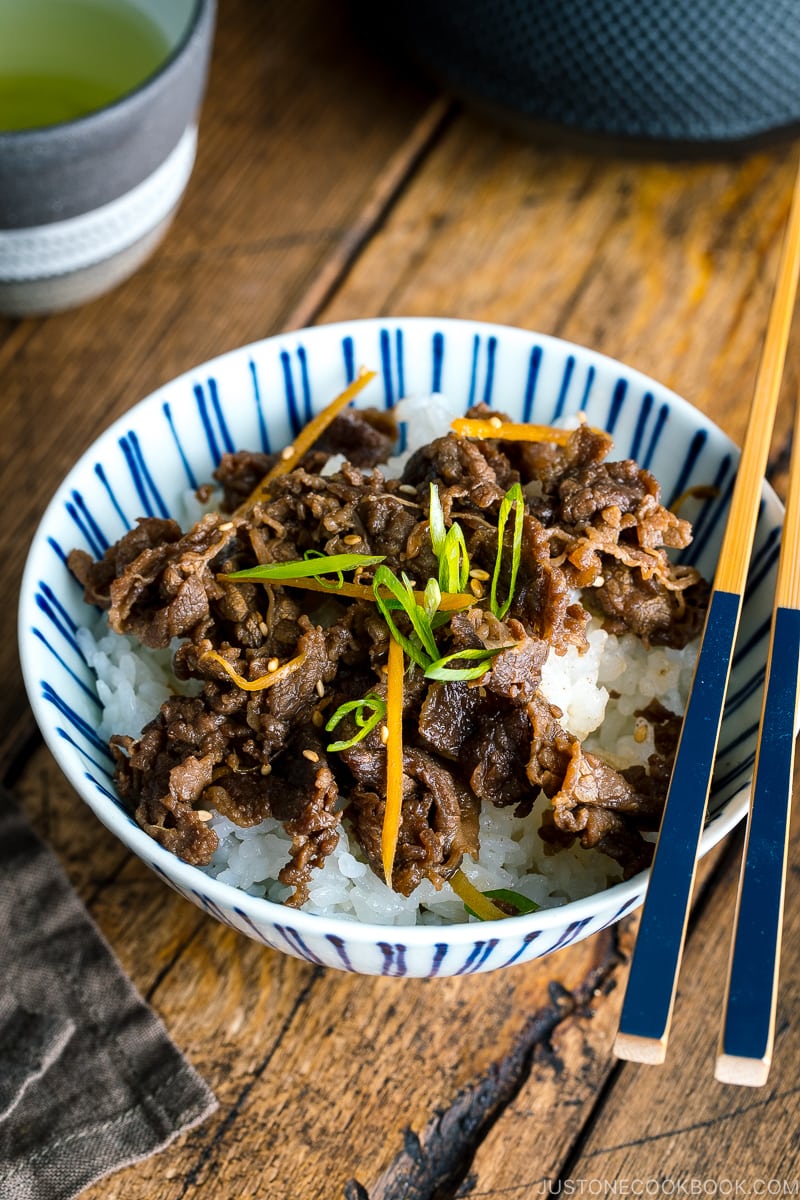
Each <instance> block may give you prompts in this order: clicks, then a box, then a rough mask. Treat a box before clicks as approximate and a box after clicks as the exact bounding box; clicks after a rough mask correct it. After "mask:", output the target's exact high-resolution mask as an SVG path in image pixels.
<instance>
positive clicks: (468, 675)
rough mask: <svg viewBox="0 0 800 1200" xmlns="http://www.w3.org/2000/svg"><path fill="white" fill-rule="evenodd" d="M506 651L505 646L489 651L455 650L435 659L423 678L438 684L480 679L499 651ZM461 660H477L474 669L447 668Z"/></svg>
mask: <svg viewBox="0 0 800 1200" xmlns="http://www.w3.org/2000/svg"><path fill="white" fill-rule="evenodd" d="M507 649H508V647H507V646H495V647H493V648H492V649H491V650H490V649H487V648H486V647H485V646H476V647H474V648H470V649H469V650H456V651H455V652H454V653H453V654H445V656H444V657H443V658H437V659H436V661H435V662H432V663H431V665H430V666H429V667H428V668H427V669H426V671H425V678H426V679H436V680H438V681H439V682H440V683H447V682H448V681H449V680H451V679H480V677H481V675H485V674H486V672H487V671H488V669H489V666H490V664H491V661H492V659H493V658H494V656H495V655H496V654H499V653H500V651H501V650H507ZM461 659H466V660H467V661H473V660H476V659H477V663H476V665H475V666H474V667H450V666H448V663H451V662H455V661H457V660H461Z"/></svg>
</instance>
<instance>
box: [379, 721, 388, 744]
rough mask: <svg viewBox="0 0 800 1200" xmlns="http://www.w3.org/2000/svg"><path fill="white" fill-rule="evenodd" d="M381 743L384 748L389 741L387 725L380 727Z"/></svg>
mask: <svg viewBox="0 0 800 1200" xmlns="http://www.w3.org/2000/svg"><path fill="white" fill-rule="evenodd" d="M381 741H382V742H383V744H384V746H385V745H386V743H387V742H388V741H389V728H388V726H387V725H381Z"/></svg>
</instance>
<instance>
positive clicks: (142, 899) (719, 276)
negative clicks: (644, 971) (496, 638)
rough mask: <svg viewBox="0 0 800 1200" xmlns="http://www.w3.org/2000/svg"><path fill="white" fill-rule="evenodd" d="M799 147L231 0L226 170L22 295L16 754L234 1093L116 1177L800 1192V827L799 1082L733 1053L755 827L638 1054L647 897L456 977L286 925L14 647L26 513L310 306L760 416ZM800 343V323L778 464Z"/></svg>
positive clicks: (213, 138) (239, 1195) (68, 844)
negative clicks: (134, 247)
mask: <svg viewBox="0 0 800 1200" xmlns="http://www.w3.org/2000/svg"><path fill="white" fill-rule="evenodd" d="M795 156H796V151H795V150H794V149H793V148H783V149H780V150H775V151H771V152H768V153H767V152H765V153H760V154H757V155H753V156H751V157H747V158H744V159H741V160H738V161H728V162H717V163H696V164H694V165H664V164H658V163H650V164H647V163H642V162H636V161H630V160H629V161H623V160H620V159H613V158H612V159H608V158H598V157H588V156H586V155H583V154H578V153H573V152H571V151H569V150H565V149H561V148H542V147H538V146H536V145H534V144H531V143H530V142H525V141H521V140H519V139H518V138H517V137H516V136H514V135H512V134H510V133H507V132H505V131H503V130H501V129H499V128H497V127H495V126H494V125H492V124H490V123H488V122H486V121H484V120H483V119H480V118H478V117H476V116H474V115H471V114H470V113H468V112H466V111H464V110H462V108H461V107H460V106H458V105H456V104H454V103H453V102H451V101H450V100H449V99H448V98H446V97H443V96H442V95H440V94H438V93H437V92H436V91H435V89H434V88H433V87H432V86H430V85H428V84H426V83H424V82H421V81H420V80H418V79H415V78H414V76H413V75H412V73H411V72H410V71H408V72H405V71H403V70H402V69H401V68H398V67H391V66H388V65H387V64H385V63H383V62H381V61H380V60H379V58H378V57H377V56H376V54H375V52H374V51H373V50H371V49H370V48H369V47H368V46H366V45H365V44H364V42H363V41H362V40H361V39H360V37H359V31H358V30H357V29H356V28H355V27H354V26H353V25H352V24H351V18H350V17H349V16H348V12H347V8H346V6H344V5H331V4H326V3H325V2H324V0H294V3H292V4H290V5H279V4H277V3H270V2H268V0H222V3H221V12H220V17H219V30H218V36H217V42H216V49H215V55H214V61H213V69H212V74H211V82H210V88H209V93H208V98H207V101H206V104H205V108H204V113H203V121H202V127H201V138H200V151H199V159H198V163H197V167H196V170H195V173H194V176H193V178H192V181H191V184H190V187H189V192H188V196H187V198H186V201H185V203H184V204H183V206H182V207H181V209H180V211H179V213H178V216H177V219H176V221H175V223H174V226H173V228H172V230H171V232H170V233H169V235H168V237H167V239H166V241H165V242H164V244H163V245H162V246H161V248H160V250H159V251H158V253H157V254H156V256H155V257H154V258H153V259H152V261H151V262H150V263H148V264H147V265H146V266H145V267H144V268H143V269H142V270H140V271H139V273H138V274H137V275H136V276H135V277H134V278H133V279H132V280H130V281H129V282H128V283H126V284H125V285H124V286H122V287H121V288H119V289H117V290H116V291H115V292H114V293H113V294H112V295H110V296H107V297H105V298H103V299H102V300H99V301H97V302H95V303H93V304H90V305H88V306H87V307H85V308H83V309H81V310H78V311H76V312H71V313H66V314H63V315H59V316H53V317H51V318H49V319H46V320H26V321H22V322H19V323H13V322H10V321H6V322H2V321H0V379H2V393H1V396H2V399H1V400H0V403H2V405H3V414H4V436H3V439H2V450H0V453H2V455H3V456H4V463H3V481H4V491H5V496H6V511H7V514H8V515H7V518H6V521H5V524H4V526H3V532H2V535H0V536H2V555H3V563H4V570H3V572H2V576H1V577H0V591H1V592H2V601H3V603H2V612H3V614H4V615H3V622H4V635H3V638H2V642H0V653H2V680H3V686H2V688H0V709H1V710H2V725H0V728H1V729H2V731H3V741H2V750H3V777H4V778H5V780H6V781H7V782H9V783H10V784H11V786H12V787H13V788H14V789H15V791H16V793H17V795H18V796H19V797H20V799H21V802H22V803H23V805H24V807H25V809H26V811H27V812H28V814H29V815H30V817H31V819H32V821H33V822H34V824H35V826H36V828H37V829H38V830H39V831H40V833H41V834H42V835H43V836H44V837H45V838H46V839H47V840H48V842H49V843H50V844H51V845H52V846H53V847H54V848H55V850H56V852H57V854H58V855H59V857H60V859H61V861H62V862H63V864H64V866H65V868H66V870H67V872H68V873H69V876H70V878H71V879H72V880H73V882H74V884H75V886H76V887H77V889H78V891H79V892H80V894H81V895H82V897H83V898H84V899H85V901H86V903H87V905H88V906H89V908H90V910H91V912H92V914H93V916H94V918H95V920H96V921H97V922H98V924H99V926H100V928H101V929H102V930H103V932H104V934H105V935H106V937H107V938H108V939H109V941H110V942H111V944H112V946H113V947H114V949H115V951H116V952H117V953H118V955H119V956H120V958H121V960H122V963H123V965H124V967H125V969H126V970H127V971H128V972H129V973H130V975H131V977H132V978H133V980H134V982H135V983H136V985H137V986H138V987H139V989H140V990H141V991H142V993H143V994H144V995H145V996H146V997H147V999H148V1000H149V1002H150V1003H151V1004H152V1005H153V1007H154V1008H155V1009H156V1010H157V1011H158V1013H159V1014H160V1015H161V1016H162V1017H163V1019H164V1021H165V1022H166V1025H167V1027H168V1028H169V1030H170V1032H171V1034H172V1036H173V1037H174V1039H175V1040H176V1041H177V1043H178V1044H179V1045H180V1046H181V1047H182V1048H183V1049H184V1050H185V1052H186V1053H187V1055H188V1056H189V1058H190V1059H191V1060H192V1062H193V1063H194V1064H195V1065H196V1067H197V1068H198V1070H199V1071H200V1072H201V1073H202V1074H203V1075H204V1076H205V1078H206V1079H207V1080H208V1081H209V1083H210V1084H211V1086H212V1087H213V1088H214V1089H215V1090H216V1093H217V1095H218V1097H219V1100H220V1109H219V1112H218V1114H217V1115H216V1116H215V1117H213V1118H212V1119H211V1120H209V1121H208V1122H207V1123H206V1124H205V1125H203V1126H202V1127H201V1128H199V1129H197V1130H195V1131H194V1132H192V1133H190V1134H188V1135H187V1136H184V1137H183V1138H181V1139H179V1140H178V1141H177V1142H176V1143H175V1144H174V1145H173V1146H171V1147H170V1148H169V1149H168V1150H166V1151H165V1152H164V1153H162V1154H160V1155H158V1156H156V1157H154V1158H152V1159H151V1160H149V1161H147V1162H145V1163H142V1164H141V1165H139V1166H135V1167H132V1168H130V1169H129V1170H127V1171H124V1172H122V1173H121V1174H119V1175H117V1176H114V1177H112V1178H110V1179H108V1180H105V1181H103V1182H102V1183H100V1184H98V1185H97V1186H96V1187H94V1188H90V1189H89V1191H88V1192H87V1193H86V1195H87V1197H89V1198H90V1200H100V1198H101V1197H102V1198H103V1200H112V1198H113V1197H118V1198H120V1200H123V1198H124V1200H179V1198H182V1197H190V1198H193V1197H196V1196H203V1197H213V1200H248V1198H251V1197H252V1198H253V1200H283V1198H291V1200H316V1198H322V1197H325V1198H329V1197H343V1196H344V1197H347V1198H348V1200H356V1198H360V1200H364V1197H369V1198H370V1200H379V1198H380V1200H390V1198H391V1200H400V1197H408V1198H413V1200H451V1198H454V1197H456V1196H460V1197H467V1196H469V1197H470V1198H473V1197H474V1198H477V1197H481V1198H482V1200H484V1198H487V1197H492V1198H497V1200H528V1198H529V1197H534V1196H537V1195H544V1194H547V1193H548V1189H552V1190H553V1191H555V1190H557V1189H558V1188H559V1186H561V1187H562V1190H564V1191H565V1192H567V1193H568V1194H569V1193H570V1192H571V1193H572V1194H578V1193H581V1194H588V1195H603V1194H605V1187H606V1182H604V1181H607V1183H608V1186H609V1187H610V1186H612V1184H613V1186H614V1188H615V1189H616V1191H618V1192H620V1193H622V1194H629V1195H652V1194H654V1193H657V1192H658V1189H659V1187H660V1181H663V1180H667V1181H669V1180H672V1181H674V1184H673V1186H674V1194H678V1195H698V1194H703V1195H709V1194H714V1189H717V1193H716V1194H718V1195H742V1194H757V1193H758V1189H759V1187H760V1188H761V1193H760V1194H764V1195H767V1194H769V1195H775V1194H786V1191H788V1192H789V1193H790V1194H794V1195H796V1194H797V1189H798V1184H797V1178H798V1176H800V1143H798V1137H797V1121H796V1119H795V1117H794V1113H795V1112H796V1109H797V1096H798V1092H800V1084H798V1073H800V1030H799V1029H798V1028H797V1025H796V1024H795V1022H794V1017H795V1014H796V1013H797V1012H798V1011H800V996H798V990H799V989H800V893H799V892H798V880H797V871H798V867H797V862H798V857H797V853H796V846H795V847H794V857H793V866H792V871H791V872H790V876H789V884H788V900H787V904H788V910H787V921H788V929H787V936H786V937H785V939H784V948H785V958H784V967H783V979H782V992H781V1002H780V1009H779V1015H778V1036H777V1045H776V1062H775V1065H774V1067H773V1070H772V1074H771V1076H770V1081H769V1084H768V1085H767V1086H766V1087H765V1088H763V1089H760V1090H756V1091H748V1090H737V1089H734V1088H731V1087H728V1086H723V1085H721V1084H717V1083H715V1082H714V1081H713V1077H712V1067H713V1050H714V1046H715V1041H716V1034H717V1023H718V1017H719V1013H720V1004H721V999H722V987H723V979H724V970H725V963H726V959H727V948H728V938H729V928H730V920H731V915H732V904H733V897H734V892H735V883H736V874H737V870H738V857H739V851H740V844H739V842H738V841H737V840H735V839H734V840H731V841H730V842H729V843H728V845H727V846H725V847H723V848H721V849H720V850H719V851H718V852H717V853H715V854H714V855H713V856H710V858H709V859H707V860H705V862H704V864H703V867H702V871H701V880H700V886H699V888H698V896H697V899H696V904H695V914H694V920H693V924H692V927H691V933H690V938H689V944H688V954H687V960H686V962H685V967H684V971H683V975H682V982H681V986H680V992H679V996H678V1003H677V1013H676V1020H675V1024H674V1029H673V1039H672V1045H671V1049H670V1054H669V1059H668V1063H667V1065H666V1066H664V1067H663V1068H645V1067H636V1066H632V1065H628V1064H619V1063H617V1062H615V1060H614V1059H613V1057H612V1055H611V1051H610V1047H611V1041H612V1038H613V1034H614V1031H615V1026H616V1021H617V1018H618V1013H619V1008H620V1002H621V995H622V992H623V990H624V989H623V985H624V981H625V970H626V968H625V959H626V955H627V953H628V952H629V950H630V947H631V943H632V937H633V933H634V929H635V923H634V922H628V923H626V924H623V925H622V926H620V927H618V928H617V929H614V930H610V931H607V932H605V933H603V934H601V935H598V936H597V937H595V938H594V939H593V940H590V941H588V942H584V943H582V944H580V945H578V946H575V947H572V948H569V949H567V950H562V951H560V952H559V953H557V954H555V955H553V956H552V957H550V958H548V959H546V960H545V961H543V962H541V963H532V964H530V965H527V966H522V967H517V968H515V969H511V970H509V971H506V972H501V973H499V974H492V975H487V976H482V977H481V976H477V977H470V978H464V979H450V980H437V981H433V982H425V981H409V980H404V981H399V980H396V979H368V978H360V977H350V976H347V975H344V974H340V973H338V972H336V971H326V970H322V969H319V968H315V967H313V966H310V965H309V964H307V963H304V962H299V961H296V960H294V959H290V958H286V957H283V956H281V955H280V954H277V953H273V952H271V951H269V950H266V949H264V948H263V947H262V946H259V945H256V944H255V943H254V942H251V941H248V940H247V939H245V938H244V937H241V936H237V935H236V934H234V933H233V932H232V931H231V930H230V929H227V928H225V927H223V926H222V925H219V924H217V923H215V922H214V921H212V920H211V919H210V918H208V917H206V916H204V915H202V914H201V913H200V912H199V911H198V910H197V909H195V908H194V907H192V906H191V905H189V904H187V903H186V902H184V901H183V900H181V899H180V898H179V897H177V896H176V895H174V894H173V893H172V892H171V891H169V890H168V889H167V888H165V887H164V886H163V884H162V883H160V882H159V881H158V880H157V879H156V878H155V877H154V876H153V875H151V874H150V873H148V872H147V870H146V869H145V868H144V867H143V866H142V865H141V864H140V863H139V861H138V860H136V859H134V858H131V856H130V855H129V854H128V853H127V852H126V851H125V850H124V849H123V848H122V847H121V846H120V845H119V844H118V843H116V842H115V841H114V840H113V839H112V838H111V836H110V835H109V834H108V833H107V832H106V831H105V830H104V829H103V828H102V827H101V826H100V825H99V824H98V823H96V822H95V821H94V820H91V821H88V822H87V821H86V818H85V812H84V811H83V810H82V808H81V805H80V803H79V801H78V800H77V798H76V797H75V795H74V794H73V793H72V792H71V790H70V788H69V787H68V786H67V784H66V783H65V782H64V780H63V779H62V778H61V777H60V775H59V773H58V771H57V769H56V768H55V767H54V765H53V763H52V761H51V758H50V756H49V754H48V752H47V751H46V750H45V749H44V748H43V747H42V745H41V742H40V740H39V738H38V736H37V735H36V733H35V730H34V726H33V720H32V717H31V714H30V711H29V709H28V707H27V704H26V701H25V698H24V694H23V690H22V684H21V680H20V676H19V672H18V667H17V664H16V647H15V602H16V590H17V587H18V581H19V574H20V570H21V566H22V562H23V559H24V556H25V553H26V548H27V543H28V540H29V538H30V536H31V533H32V531H33V529H34V526H35V523H36V521H37V520H38V518H39V516H40V514H41V512H42V510H43V508H44V506H45V503H46V501H47V499H48V498H49V496H50V494H51V492H52V490H53V489H54V488H55V486H56V484H57V482H58V481H59V480H60V478H61V477H62V475H63V474H64V472H65V471H66V470H67V468H68V467H69V466H70V464H71V463H72V462H73V461H74V459H75V458H76V457H77V455H78V454H79V453H80V452H81V451H83V449H84V448H85V447H86V446H87V445H88V444H89V443H90V442H91V441H92V440H93V439H94V438H95V437H96V436H97V434H98V433H99V432H100V431H101V430H102V429H103V428H104V427H105V426H106V425H107V424H108V423H109V422H110V421H111V420H112V419H113V418H115V417H116V416H118V415H119V414H120V413H122V412H123V411H124V410H125V409H126V408H127V407H128V406H129V405H131V404H132V403H133V402H134V401H136V400H137V399H139V398H140V397H141V396H143V395H145V394H147V393H148V392H150V391H151V390H152V389H153V388H155V387H156V386H158V385H159V384H161V383H163V382H164V381H166V380H167V379H169V378H170V377H172V376H173V375H175V374H177V373H179V372H181V371H184V370H186V369H187V368H189V367H190V366H192V365H194V364H195V363H197V362H200V361H202V360H204V359H206V358H208V357H210V356H212V355H215V354H218V353H220V352H222V351H224V350H227V349H229V348H231V347H233V346H237V345H239V344H241V343H245V342H248V341H251V340H253V339H255V338H258V337H261V336H264V335H266V334H270V333H274V332H277V331H279V330H284V329H287V328H290V327H296V326H300V325H303V324H307V323H311V322H315V321H330V320H334V319H337V318H346V317H360V316H367V315H374V314H401V313H402V314H442V315H452V316H462V317H475V318H485V319H488V320H495V321H501V322H505V323H509V324H518V325H523V326H526V327H529V328H533V329H538V330H542V331H545V332H547V333H553V334H558V335H562V336H564V337H567V338H570V339H574V340H575V341H578V342H582V343H585V344H587V345H589V346H593V347H596V348H597V349H599V350H602V351H605V352H606V353H608V354H611V355H614V356H617V357H619V358H621V359H623V360H625V361H626V362H628V363H630V364H632V365H634V366H636V367H639V368H641V369H642V370H644V371H646V372H648V373H650V374H652V375H654V376H656V377H657V378H659V379H661V380H663V381H664V382H665V383H667V384H669V385H670V386H672V387H674V388H676V389H677V390H678V391H680V392H681V393H682V394H683V395H685V396H687V397H688V399H690V400H691V401H693V402H694V403H695V404H697V405H698V406H699V407H700V408H701V409H703V410H704V411H705V412H707V413H709V415H710V416H711V417H713V418H714V419H715V420H716V421H717V422H718V423H719V424H720V425H721V426H722V427H723V428H724V429H725V430H726V431H727V432H728V433H729V434H730V435H731V436H732V437H734V438H735V439H737V440H740V439H741V436H742V433H743V429H744V424H745V417H746V410H747V405H748V400H749V397H750V395H751V392H752V386H753V380H754V375H755V368H756V363H757V358H758V353H759V347H760V343H761V338H762V334H763V329H764V325H765V320H766V314H767V309H768V304H769V299H770V295H771V288H772V281H773V278H774V272H775V266H776V257H777V250H778V245H779V241H780V235H781V231H782V227H783V224H784V222H785V219H786V215H787V212H788V207H789V200H790V193H791V185H792V179H793V174H794V160H795ZM799 349H800V342H799V341H798V337H797V334H796V333H795V335H794V336H793V344H792V346H791V347H790V353H789V366H788V371H787V377H786V380H785V401H784V403H783V404H782V410H781V413H780V415H779V421H778V429H777V431H776V438H775V442H774V450H773V455H772V460H771V478H772V480H773V483H774V484H775V485H776V487H777V488H778V490H779V491H780V489H781V486H782V484H783V483H784V479H785V469H786V465H787V458H788V445H789V437H790V408H791V405H790V400H791V398H792V396H793V394H794V392H795V391H796V388H797V385H798V379H797V373H798V372H797V365H796V364H797V361H798V350H799ZM9 516H10V520H9V519H8V517H9ZM614 1181H616V1182H614ZM758 1181H763V1184H759V1182H758ZM774 1181H777V1182H774ZM784 1181H786V1183H785V1184H784ZM669 1186H670V1185H669V1183H667V1185H666V1187H667V1189H668V1188H669ZM767 1188H769V1189H770V1190H769V1191H768V1190H767ZM776 1189H778V1190H777V1191H776Z"/></svg>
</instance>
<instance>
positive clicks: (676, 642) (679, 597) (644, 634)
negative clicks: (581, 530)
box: [591, 562, 708, 649]
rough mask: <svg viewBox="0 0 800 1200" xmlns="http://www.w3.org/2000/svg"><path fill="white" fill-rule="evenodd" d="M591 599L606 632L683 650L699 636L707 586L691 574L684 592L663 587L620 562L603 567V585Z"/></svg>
mask: <svg viewBox="0 0 800 1200" xmlns="http://www.w3.org/2000/svg"><path fill="white" fill-rule="evenodd" d="M591 600H592V604H593V606H595V607H597V608H598V609H599V611H600V612H601V614H602V615H603V616H604V617H605V621H604V627H605V628H606V629H607V630H608V632H609V633H616V634H623V633H627V632H629V631H630V632H631V633H635V634H637V636H638V637H640V638H642V640H643V641H644V642H646V643H647V644H648V645H653V646H674V647H676V648H677V649H683V648H684V646H686V645H688V643H689V642H690V641H692V640H693V638H696V637H697V636H698V634H699V633H700V630H701V629H702V626H703V620H704V619H705V611H706V606H707V603H708V586H707V584H706V583H705V581H704V580H702V579H700V578H699V577H698V576H695V575H694V574H693V575H692V576H691V577H689V586H688V587H687V588H684V589H679V588H667V587H665V586H664V584H663V583H662V582H661V580H660V579H659V578H657V577H656V576H652V577H651V578H649V579H645V578H644V577H643V576H642V574H641V572H640V571H635V570H634V571H632V570H630V569H629V568H628V567H626V566H625V565H624V563H618V562H611V563H606V564H605V565H604V567H603V582H602V584H601V585H600V586H599V587H595V588H594V589H593V590H592V595H591Z"/></svg>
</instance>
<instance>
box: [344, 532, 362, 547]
mask: <svg viewBox="0 0 800 1200" xmlns="http://www.w3.org/2000/svg"><path fill="white" fill-rule="evenodd" d="M362 540H363V539H362V537H361V534H360V533H348V535H347V537H345V538H342V541H343V542H344V544H345V546H357V545H358V544H359V542H361V541H362Z"/></svg>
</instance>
